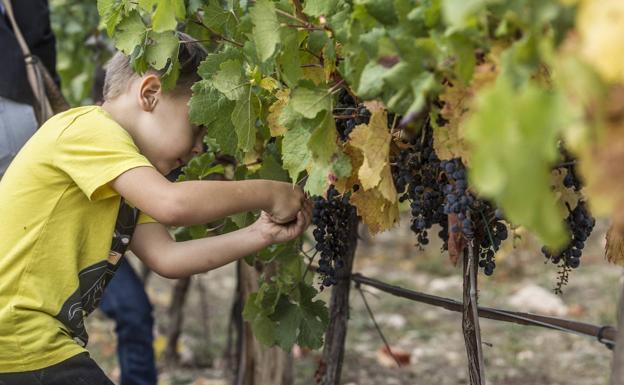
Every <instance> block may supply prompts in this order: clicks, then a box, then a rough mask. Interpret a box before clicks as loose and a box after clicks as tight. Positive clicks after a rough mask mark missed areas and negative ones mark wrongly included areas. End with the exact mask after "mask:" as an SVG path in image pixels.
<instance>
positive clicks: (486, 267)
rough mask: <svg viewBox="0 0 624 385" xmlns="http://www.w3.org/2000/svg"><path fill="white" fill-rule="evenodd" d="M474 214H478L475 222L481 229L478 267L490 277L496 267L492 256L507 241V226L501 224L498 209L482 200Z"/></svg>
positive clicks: (501, 219)
mask: <svg viewBox="0 0 624 385" xmlns="http://www.w3.org/2000/svg"><path fill="white" fill-rule="evenodd" d="M475 206H476V207H475V212H478V215H477V216H476V218H477V219H476V220H477V221H478V228H479V229H482V234H480V235H479V238H480V239H481V242H480V243H479V267H481V268H483V273H484V274H485V275H492V274H493V273H494V268H495V267H496V261H495V259H494V255H495V254H496V252H497V251H498V249H499V248H500V245H501V243H502V242H503V241H504V240H506V239H507V237H508V236H509V233H508V231H507V226H506V225H505V223H504V222H503V215H502V212H501V211H500V209H495V208H494V206H493V205H492V204H491V203H490V202H488V201H484V200H479V201H477V204H476V205H475Z"/></svg>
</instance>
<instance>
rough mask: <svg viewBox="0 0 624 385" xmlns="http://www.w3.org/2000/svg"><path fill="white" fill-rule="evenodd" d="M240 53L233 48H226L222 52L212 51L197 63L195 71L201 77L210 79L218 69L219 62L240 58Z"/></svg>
mask: <svg viewBox="0 0 624 385" xmlns="http://www.w3.org/2000/svg"><path fill="white" fill-rule="evenodd" d="M241 59H242V57H241V54H240V52H238V51H237V50H234V49H226V50H225V51H223V52H219V53H212V54H209V55H208V56H206V59H204V61H203V62H201V64H200V65H199V68H198V69H197V73H198V74H199V76H201V77H202V79H212V77H213V76H214V75H215V74H216V73H217V71H219V69H220V66H221V63H223V62H225V61H227V60H241Z"/></svg>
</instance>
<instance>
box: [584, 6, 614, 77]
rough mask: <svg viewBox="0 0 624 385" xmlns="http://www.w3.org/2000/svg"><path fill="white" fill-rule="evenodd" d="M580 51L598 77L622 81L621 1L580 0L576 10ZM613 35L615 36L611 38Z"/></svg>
mask: <svg viewBox="0 0 624 385" xmlns="http://www.w3.org/2000/svg"><path fill="white" fill-rule="evenodd" d="M577 26H578V31H579V34H580V37H581V53H582V55H583V56H584V58H585V60H587V61H588V62H589V63H591V64H592V65H593V66H594V67H595V68H596V70H597V71H598V72H599V73H600V75H602V77H603V78H604V79H605V80H607V81H610V82H624V61H623V60H622V56H621V52H622V51H623V50H624V39H622V38H621V36H624V2H622V1H620V0H603V1H584V2H582V3H581V5H580V9H579V13H578V22H577ZM615 36H617V37H618V38H614V37H615Z"/></svg>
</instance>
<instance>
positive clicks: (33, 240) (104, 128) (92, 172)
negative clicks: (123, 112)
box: [0, 106, 153, 372]
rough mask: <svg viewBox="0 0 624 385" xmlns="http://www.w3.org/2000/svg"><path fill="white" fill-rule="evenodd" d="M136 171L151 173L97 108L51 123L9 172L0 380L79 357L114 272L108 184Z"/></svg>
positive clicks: (1, 270)
mask: <svg viewBox="0 0 624 385" xmlns="http://www.w3.org/2000/svg"><path fill="white" fill-rule="evenodd" d="M141 166H147V167H153V166H152V165H151V163H150V162H149V161H148V160H147V158H145V157H144V156H143V155H141V154H140V153H139V150H138V148H137V147H136V145H135V144H134V142H133V141H132V138H131V136H130V135H129V134H128V132H127V131H126V130H124V129H123V128H122V127H121V126H120V125H119V124H117V123H116V122H115V121H113V119H112V118H111V117H110V115H108V113H106V111H104V110H103V109H102V108H100V107H94V106H89V107H80V108H75V109H72V110H69V111H66V112H64V113H61V114H59V115H56V116H55V117H53V118H52V119H50V120H49V121H48V122H46V123H45V124H44V125H43V126H42V127H41V128H40V129H39V131H37V133H35V135H34V136H33V137H32V138H31V139H30V140H29V141H28V142H27V143H26V145H25V146H24V147H23V148H22V150H21V151H20V152H19V153H18V155H17V157H16V158H15V159H14V161H13V163H12V164H11V165H10V166H9V168H8V170H7V171H6V173H5V175H4V177H3V178H2V180H1V181H0V213H1V214H0V215H1V220H0V372H21V371H29V370H36V369H40V368H43V367H47V366H50V365H54V364H56V363H58V362H60V361H63V360H65V359H67V358H70V357H72V356H74V355H76V354H78V353H81V352H83V351H84V348H83V347H82V345H84V344H86V337H87V335H86V331H85V330H84V323H83V317H84V316H86V315H87V314H89V313H90V312H91V311H92V310H93V308H95V307H96V306H97V304H98V302H99V299H100V297H101V294H102V291H103V289H104V287H105V285H106V283H107V281H108V280H109V279H110V277H111V276H112V273H113V272H114V270H115V267H114V264H115V263H116V262H117V261H116V260H110V259H109V258H108V257H109V249H110V247H111V239H112V235H113V230H114V227H115V220H116V217H117V213H118V209H119V204H120V196H119V194H117V193H116V192H115V191H114V190H113V189H111V187H110V186H109V184H108V183H109V182H110V181H112V180H113V179H115V178H116V177H117V176H119V175H120V174H122V173H123V172H125V171H127V170H129V169H132V168H135V167H141ZM145 221H146V220H145V218H139V222H140V223H143V222H145Z"/></svg>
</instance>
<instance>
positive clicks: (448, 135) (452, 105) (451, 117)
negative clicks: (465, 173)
mask: <svg viewBox="0 0 624 385" xmlns="http://www.w3.org/2000/svg"><path fill="white" fill-rule="evenodd" d="M496 68H497V66H496V65H495V64H494V63H493V62H492V61H490V60H488V61H486V62H485V63H482V64H480V65H479V66H477V67H476V68H475V73H474V78H473V80H472V82H471V84H470V86H466V85H463V84H460V83H457V84H454V83H450V82H449V83H448V84H447V86H446V87H445V88H444V90H443V91H442V93H441V94H440V101H441V102H442V103H443V104H444V106H443V107H442V109H441V110H440V111H439V114H440V116H441V117H442V118H444V120H445V121H446V124H444V125H443V126H438V124H437V123H436V122H435V119H432V127H433V147H434V148H435V150H436V154H437V155H438V157H439V158H440V159H447V160H448V159H453V158H462V160H463V161H464V164H466V165H470V161H471V160H470V151H468V143H467V142H466V139H465V132H464V131H465V127H464V122H465V120H466V118H467V116H468V115H469V111H470V106H471V103H472V100H473V98H474V95H475V93H477V92H478V91H479V90H480V89H481V88H483V87H484V86H485V85H487V84H490V83H492V82H493V81H494V80H495V79H496V76H497V71H496Z"/></svg>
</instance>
